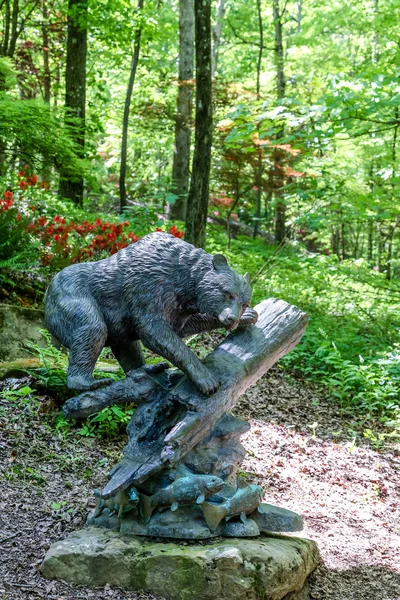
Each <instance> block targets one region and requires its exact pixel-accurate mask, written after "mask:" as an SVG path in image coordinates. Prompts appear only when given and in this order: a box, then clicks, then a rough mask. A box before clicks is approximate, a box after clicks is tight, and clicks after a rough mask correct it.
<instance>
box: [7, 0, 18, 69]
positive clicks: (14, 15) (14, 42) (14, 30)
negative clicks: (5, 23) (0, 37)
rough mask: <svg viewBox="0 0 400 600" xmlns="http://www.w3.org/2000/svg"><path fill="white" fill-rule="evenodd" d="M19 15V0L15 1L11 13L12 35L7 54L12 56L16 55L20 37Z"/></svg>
mask: <svg viewBox="0 0 400 600" xmlns="http://www.w3.org/2000/svg"><path fill="white" fill-rule="evenodd" d="M18 15H19V0H14V1H13V7H12V15H11V36H10V43H9V46H8V49H7V56H9V57H10V58H12V57H13V56H14V52H15V47H16V45H17V39H18V35H19V32H18Z"/></svg>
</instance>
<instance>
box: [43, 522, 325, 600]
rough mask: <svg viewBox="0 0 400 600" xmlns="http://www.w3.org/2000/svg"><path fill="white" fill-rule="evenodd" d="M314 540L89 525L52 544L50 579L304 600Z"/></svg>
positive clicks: (195, 596)
mask: <svg viewBox="0 0 400 600" xmlns="http://www.w3.org/2000/svg"><path fill="white" fill-rule="evenodd" d="M318 560H319V553H318V548H317V546H316V544H315V542H313V541H311V540H307V539H299V538H295V537H284V536H277V535H274V536H271V535H270V536H265V535H263V536H261V537H259V538H257V539H236V538H232V539H217V540H212V541H208V542H203V543H198V542H196V543H192V542H186V543H185V544H178V543H173V542H164V541H163V542H161V541H160V542H157V541H154V540H148V539H145V538H139V537H133V536H124V535H121V534H120V533H118V532H115V531H110V530H102V529H96V528H93V527H88V528H86V529H83V530H80V531H76V532H75V533H73V534H72V535H70V536H69V537H68V538H67V539H66V540H64V541H60V542H56V543H54V544H53V545H52V546H51V547H50V549H49V550H48V552H47V554H46V557H45V559H44V562H43V564H42V573H43V575H44V576H45V577H46V578H48V579H58V580H63V581H67V582H69V583H72V584H77V585H85V586H91V587H95V588H96V587H104V586H105V585H106V584H109V585H110V586H112V587H121V588H124V589H129V590H135V591H144V592H149V593H152V594H154V595H155V596H162V597H165V598H168V599H170V600H216V598H218V600H261V599H264V600H267V599H268V600H288V599H289V598H290V600H300V599H301V600H306V599H307V598H308V593H307V578H308V576H309V574H310V573H311V572H312V571H313V570H314V569H315V567H316V566H317V564H318Z"/></svg>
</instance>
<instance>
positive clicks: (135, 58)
mask: <svg viewBox="0 0 400 600" xmlns="http://www.w3.org/2000/svg"><path fill="white" fill-rule="evenodd" d="M143 4H144V0H138V16H139V24H138V26H137V28H136V31H135V40H134V47H133V55H132V63H131V72H130V76H129V82H128V90H127V92H126V98H125V106H124V117H123V120H122V142H121V165H120V170H119V208H120V212H121V213H122V212H123V210H124V208H125V207H126V184H125V180H126V158H127V154H128V126H129V112H130V108H131V100H132V92H133V84H134V83H135V76H136V70H137V66H138V63H139V50H140V37H141V35H142V23H141V20H140V19H141V11H142V9H143Z"/></svg>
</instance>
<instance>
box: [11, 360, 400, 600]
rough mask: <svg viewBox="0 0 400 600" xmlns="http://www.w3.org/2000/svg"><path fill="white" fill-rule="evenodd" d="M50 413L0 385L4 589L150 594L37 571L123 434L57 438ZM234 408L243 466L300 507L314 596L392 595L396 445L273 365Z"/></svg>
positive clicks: (141, 597)
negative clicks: (369, 439) (374, 442)
mask: <svg viewBox="0 0 400 600" xmlns="http://www.w3.org/2000/svg"><path fill="white" fill-rule="evenodd" d="M25 383H29V382H25ZM15 385H17V384H16V383H15ZM18 385H20V384H18ZM53 411H54V406H53V404H52V402H51V401H50V400H49V399H48V398H40V399H39V402H38V404H37V407H36V408H32V403H24V402H21V403H15V402H14V403H10V401H9V400H6V399H5V398H4V395H2V393H1V389H0V483H1V494H0V599H1V600H22V599H24V600H30V599H32V600H37V599H38V598H43V599H45V600H53V599H54V600H79V599H82V600H83V599H84V600H87V599H95V600H106V599H115V600H122V599H126V600H128V599H130V600H145V599H147V600H154V597H153V596H150V595H147V594H138V593H133V592H124V591H122V590H118V589H105V588H102V589H97V590H93V589H92V590H90V589H86V588H82V587H72V586H69V585H66V584H62V583H56V582H49V581H46V580H44V579H43V578H42V577H41V575H40V571H39V567H40V564H41V562H42V560H43V557H44V555H45V552H46V550H47V549H48V547H49V545H50V544H51V543H52V542H54V541H56V540H58V539H62V538H64V537H66V536H67V535H68V533H69V532H70V531H72V530H73V529H76V528H79V527H82V526H83V525H84V523H85V519H86V515H87V512H88V510H89V509H90V508H91V507H92V506H93V504H94V502H93V494H92V490H93V488H96V487H101V486H102V484H103V483H104V480H105V476H106V473H107V472H108V471H109V470H110V467H111V466H112V465H113V464H115V462H117V460H118V457H119V453H120V451H121V449H122V447H123V445H124V442H125V440H124V439H122V438H121V439H119V440H118V441H117V442H115V441H107V440H98V439H91V438H82V437H81V436H79V435H78V434H77V433H76V432H72V433H71V434H70V435H69V436H68V437H67V438H65V437H63V436H61V435H60V434H58V433H57V432H56V431H55V429H54V427H51V426H50V425H49V420H50V421H51V415H52V414H53ZM235 412H236V413H237V414H238V415H240V416H243V417H245V418H248V419H250V420H251V426H252V427H251V431H250V432H249V433H248V434H246V435H245V436H244V437H243V443H244V445H245V447H246V449H247V450H248V457H247V459H246V461H245V463H244V464H243V471H245V473H244V475H246V476H247V477H248V478H249V481H254V482H256V483H259V484H260V485H262V486H263V488H264V490H265V501H267V502H269V503H272V504H277V505H279V506H283V507H286V508H290V509H292V510H295V511H297V512H299V513H300V514H301V515H302V516H303V519H304V523H305V528H304V532H303V533H302V534H301V535H303V536H304V537H309V538H312V539H314V540H315V541H316V542H317V543H318V545H319V548H320V551H321V557H322V562H321V566H320V567H319V568H318V569H317V570H316V571H315V573H314V574H313V576H312V580H311V598H312V599H313V600H325V599H329V600H400V526H399V521H400V510H399V507H400V486H399V484H400V450H399V447H398V446H397V447H396V446H392V447H390V448H385V449H383V450H382V449H381V450H377V449H374V448H372V447H371V446H369V445H367V444H366V443H365V441H362V436H359V437H358V438H357V440H356V442H355V443H354V442H352V441H351V439H350V437H351V434H350V436H349V431H350V432H351V430H354V431H356V430H358V431H360V428H361V429H362V424H361V423H357V422H355V423H352V422H350V421H349V420H348V418H347V419H343V418H342V416H341V414H340V411H339V409H338V408H337V407H335V405H334V403H333V402H332V401H331V400H329V398H326V397H325V396H324V394H323V393H322V392H321V391H320V390H318V388H316V387H313V386H310V385H309V384H307V385H306V384H305V383H304V382H301V381H296V380H293V379H288V378H285V376H284V375H283V372H282V371H281V370H280V369H279V368H277V369H274V370H273V371H272V372H271V373H270V374H269V375H267V376H266V377H265V378H263V379H262V380H261V381H260V382H259V383H258V384H257V385H256V386H255V387H254V388H252V389H251V390H250V391H248V393H247V394H246V395H245V396H244V397H243V398H242V400H241V402H240V404H239V405H238V406H237V408H236V411H235ZM157 600H159V599H157ZM216 600H217V599H216Z"/></svg>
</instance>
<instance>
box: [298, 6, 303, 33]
mask: <svg viewBox="0 0 400 600" xmlns="http://www.w3.org/2000/svg"><path fill="white" fill-rule="evenodd" d="M302 18H303V0H297V33H300V31H301V21H302Z"/></svg>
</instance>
